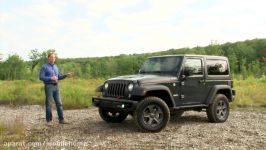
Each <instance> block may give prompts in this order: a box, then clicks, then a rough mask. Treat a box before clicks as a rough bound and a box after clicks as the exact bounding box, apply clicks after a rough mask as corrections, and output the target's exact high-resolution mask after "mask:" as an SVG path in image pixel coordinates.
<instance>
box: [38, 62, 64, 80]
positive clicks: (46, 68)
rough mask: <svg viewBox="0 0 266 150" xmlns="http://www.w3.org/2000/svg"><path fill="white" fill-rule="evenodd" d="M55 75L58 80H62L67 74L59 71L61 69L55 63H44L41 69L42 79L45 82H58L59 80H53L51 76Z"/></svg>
mask: <svg viewBox="0 0 266 150" xmlns="http://www.w3.org/2000/svg"><path fill="white" fill-rule="evenodd" d="M53 76H56V77H57V78H58V80H62V79H64V78H65V77H66V75H63V74H61V73H60V72H59V69H58V67H57V66H56V65H55V64H49V63H47V64H44V65H43V66H42V68H41V71H40V76H39V78H40V80H42V81H43V83H44V84H56V83H57V81H55V80H51V77H53Z"/></svg>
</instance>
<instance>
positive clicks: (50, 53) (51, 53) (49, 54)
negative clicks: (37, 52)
mask: <svg viewBox="0 0 266 150" xmlns="http://www.w3.org/2000/svg"><path fill="white" fill-rule="evenodd" d="M51 55H55V56H56V54H55V53H54V52H49V53H48V58H49V57H50V56H51Z"/></svg>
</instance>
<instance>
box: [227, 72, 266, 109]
mask: <svg viewBox="0 0 266 150" xmlns="http://www.w3.org/2000/svg"><path fill="white" fill-rule="evenodd" d="M234 85H235V89H236V99H235V101H234V102H233V103H232V106H233V107H264V108H265V107H266V76H262V77H261V78H259V79H258V78H254V77H248V78H247V79H245V80H242V79H235V80H234Z"/></svg>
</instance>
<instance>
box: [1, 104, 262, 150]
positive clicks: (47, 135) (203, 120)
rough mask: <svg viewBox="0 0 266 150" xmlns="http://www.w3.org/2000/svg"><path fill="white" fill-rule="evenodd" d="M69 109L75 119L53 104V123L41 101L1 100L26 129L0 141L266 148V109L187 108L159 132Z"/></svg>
mask: <svg viewBox="0 0 266 150" xmlns="http://www.w3.org/2000/svg"><path fill="white" fill-rule="evenodd" d="M64 113H65V118H66V119H67V120H68V122H70V124H66V125H61V124H58V121H57V117H56V115H57V113H56V111H55V110H53V115H54V121H53V126H51V127H48V126H46V124H45V117H44V116H45V114H44V107H42V106H37V105H32V106H19V107H9V106H0V114H1V116H0V122H4V123H8V122H12V121H13V120H14V119H15V118H20V119H22V120H23V124H24V126H25V131H26V135H27V136H26V138H25V140H23V141H21V142H13V141H3V143H0V144H3V145H4V147H9V148H10V147H14V146H16V147H23V148H26V149H28V148H29V149H40V148H41V149H55V148H56V149H58V148H62V147H63V148H65V149H188V148H189V149H194V148H195V149H266V126H265V124H266V112H265V111H264V112H257V111H252V110H249V109H235V110H231V112H230V116H229V119H228V120H227V121H226V122H225V123H209V122H208V119H207V117H206V113H205V112H194V111H188V112H185V113H184V114H183V116H182V117H180V118H177V117H171V119H170V122H169V124H168V125H167V127H166V128H165V129H164V130H163V131H161V132H159V133H141V132H140V131H139V130H138V129H137V127H136V126H135V124H134V121H133V118H132V117H131V116H128V118H127V119H126V120H125V121H124V122H122V123H115V124H111V123H106V122H104V121H103V120H102V119H101V118H100V116H99V114H98V109H97V108H94V107H91V108H89V109H80V110H65V111H64ZM12 142H13V143H12Z"/></svg>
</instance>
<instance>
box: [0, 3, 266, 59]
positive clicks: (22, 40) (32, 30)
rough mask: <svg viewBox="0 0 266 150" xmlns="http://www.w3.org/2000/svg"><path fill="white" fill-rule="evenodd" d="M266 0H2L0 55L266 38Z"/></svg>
mask: <svg viewBox="0 0 266 150" xmlns="http://www.w3.org/2000/svg"><path fill="white" fill-rule="evenodd" d="M265 5H266V1H264V0H164V1H163V0H0V54H3V56H2V57H3V58H4V59H5V58H7V57H8V55H12V54H18V55H19V56H21V57H22V58H23V59H24V60H27V59H29V58H28V55H29V53H30V50H32V49H38V50H39V52H42V51H45V50H48V49H55V50H56V52H57V54H58V56H59V57H60V58H80V57H102V56H115V55H120V54H135V53H136V54H139V53H148V52H156V51H164V50H168V49H172V48H174V49H178V48H183V47H190V48H192V47H195V46H206V45H209V44H210V43H212V42H215V43H218V44H222V43H226V42H236V41H244V40H247V39H254V38H265V37H266V12H265Z"/></svg>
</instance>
